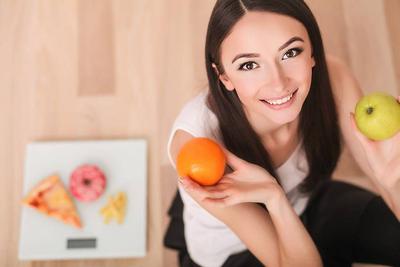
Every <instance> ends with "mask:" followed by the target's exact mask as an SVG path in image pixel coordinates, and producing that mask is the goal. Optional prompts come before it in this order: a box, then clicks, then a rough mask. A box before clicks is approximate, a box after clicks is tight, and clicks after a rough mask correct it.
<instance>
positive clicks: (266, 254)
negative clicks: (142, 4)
mask: <svg viewBox="0 0 400 267" xmlns="http://www.w3.org/2000/svg"><path fill="white" fill-rule="evenodd" d="M191 138H193V136H191V135H190V134H189V133H187V132H185V131H181V130H178V131H177V133H176V134H175V136H174V138H173V141H172V144H171V155H172V158H173V159H174V161H175V159H176V156H177V153H178V151H179V149H180V147H181V146H182V145H183V144H184V143H185V142H187V141H188V140H190V139H191ZM226 154H227V160H228V164H229V165H230V166H231V167H232V168H233V169H234V170H235V172H233V173H231V174H227V175H226V176H225V177H224V178H223V179H222V180H221V181H220V183H219V184H218V185H217V186H211V187H202V186H200V185H198V184H197V183H194V182H192V181H191V180H190V179H183V180H182V184H183V186H184V188H185V190H186V191H187V192H188V193H189V194H190V195H191V197H192V198H193V199H195V200H196V201H197V202H198V203H199V205H201V206H202V207H203V208H204V209H206V210H207V211H208V212H210V213H211V214H212V215H213V216H215V217H216V218H218V219H219V220H221V221H222V222H224V223H225V224H226V225H227V226H228V227H229V228H231V229H232V230H233V231H234V232H235V233H236V235H237V236H238V237H239V238H240V239H241V240H242V241H243V242H244V243H245V244H246V246H247V247H248V249H249V250H250V251H251V252H252V253H253V254H254V255H255V256H256V257H257V258H258V259H259V260H260V261H261V262H262V263H263V264H265V265H268V266H322V263H321V260H320V257H319V254H318V251H317V249H316V247H315V245H314V243H313V242H312V240H311V238H310V237H309V235H308V233H307V231H306V229H305V228H304V226H303V224H302V222H301V221H300V219H299V218H298V216H297V215H296V214H295V212H294V211H293V209H292V207H291V206H290V203H289V202H288V200H287V199H286V196H285V195H284V192H283V191H282V189H281V188H280V186H279V185H278V184H277V183H276V182H275V180H274V179H273V178H272V177H270V175H269V174H268V173H267V172H266V171H265V170H264V169H262V168H261V167H258V166H256V165H253V164H250V163H247V162H245V161H242V160H241V159H239V158H237V157H235V156H234V155H233V154H231V153H229V152H228V151H226ZM233 174H235V175H233ZM246 178H248V179H246ZM248 202H258V203H264V204H265V205H266V206H267V208H268V212H267V211H266V210H264V209H263V208H262V207H261V206H259V205H258V204H255V203H248Z"/></svg>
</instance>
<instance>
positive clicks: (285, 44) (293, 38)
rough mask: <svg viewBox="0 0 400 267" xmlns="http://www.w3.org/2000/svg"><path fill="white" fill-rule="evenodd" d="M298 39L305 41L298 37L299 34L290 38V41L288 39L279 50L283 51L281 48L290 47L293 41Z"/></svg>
mask: <svg viewBox="0 0 400 267" xmlns="http://www.w3.org/2000/svg"><path fill="white" fill-rule="evenodd" d="M296 41H301V42H303V43H304V40H303V39H301V38H300V37H298V36H295V37H292V38H290V39H289V41H287V42H286V43H284V44H283V45H282V46H281V47H279V50H278V51H281V50H283V49H285V48H286V47H288V46H289V45H290V44H291V43H293V42H296Z"/></svg>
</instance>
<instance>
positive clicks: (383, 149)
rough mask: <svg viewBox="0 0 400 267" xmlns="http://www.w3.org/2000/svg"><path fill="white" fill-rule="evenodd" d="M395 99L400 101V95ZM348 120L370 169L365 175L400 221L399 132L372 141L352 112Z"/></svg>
mask: <svg viewBox="0 0 400 267" xmlns="http://www.w3.org/2000/svg"><path fill="white" fill-rule="evenodd" d="M397 101H398V102H400V96H399V97H398V98H397ZM350 120H351V127H352V129H353V132H354V134H355V135H356V137H357V139H358V140H359V142H360V144H361V146H362V148H363V150H364V152H365V155H366V158H367V163H368V165H369V168H370V170H371V171H372V173H371V174H367V175H368V176H369V177H370V178H371V179H372V182H373V183H374V184H375V186H376V188H377V189H378V192H379V194H380V195H381V197H382V198H383V200H384V201H385V202H386V204H387V205H388V207H389V208H390V209H391V210H392V211H393V213H394V214H395V216H396V217H397V219H398V220H399V221H400V132H398V133H397V134H395V135H394V136H392V137H391V138H389V139H386V140H383V141H373V140H370V139H369V138H367V137H366V136H364V135H363V134H362V133H361V132H360V131H359V130H358V128H357V125H356V123H355V119H354V114H353V113H351V114H350Z"/></svg>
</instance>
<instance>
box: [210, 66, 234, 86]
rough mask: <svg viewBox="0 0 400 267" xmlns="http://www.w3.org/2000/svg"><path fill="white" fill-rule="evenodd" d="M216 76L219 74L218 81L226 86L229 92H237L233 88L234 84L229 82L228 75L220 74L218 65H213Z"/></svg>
mask: <svg viewBox="0 0 400 267" xmlns="http://www.w3.org/2000/svg"><path fill="white" fill-rule="evenodd" d="M211 65H212V67H213V69H214V71H215V74H217V76H218V79H219V80H220V81H221V82H222V83H223V85H224V86H225V88H226V89H227V90H229V91H233V90H235V87H234V86H233V84H232V82H231V81H230V80H229V78H228V76H226V74H225V73H224V74H220V73H219V70H218V68H217V65H215V64H214V63H212V64H211Z"/></svg>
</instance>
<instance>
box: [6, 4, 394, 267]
mask: <svg viewBox="0 0 400 267" xmlns="http://www.w3.org/2000/svg"><path fill="white" fill-rule="evenodd" d="M306 2H307V3H309V4H310V7H311V8H312V10H313V11H314V12H315V15H316V17H317V20H318V21H319V24H320V26H321V30H322V33H323V36H324V41H325V45H326V48H327V51H328V52H329V53H331V54H334V55H336V56H339V57H340V58H342V59H343V60H344V61H345V62H347V63H348V64H349V65H350V67H351V68H352V69H353V70H354V72H355V74H356V76H357V78H358V79H359V81H360V84H361V85H362V87H363V89H364V90H365V91H366V92H368V91H373V90H377V89H380V90H386V91H388V92H390V93H392V94H399V93H400V91H399V81H400V51H399V50H398V49H397V48H398V47H399V45H400V43H399V41H400V32H399V28H398V25H400V21H399V17H398V16H397V14H399V13H400V4H399V3H400V2H399V1H398V0H375V1H363V0H352V1H347V0H326V1H319V0H308V1H306ZM214 3H215V0H201V1H199V0H168V1H163V0H146V1H144V0H118V1H109V0H85V1H79V0H70V1H50V0H40V1H39V0H32V1H23V0H0V122H1V126H0V130H1V134H0V147H1V148H2V149H1V151H0V223H1V225H2V227H1V228H0V266H7V267H14V266H24V267H25V266H26V267H42V266H43V267H46V266H48V267H50V266H51V267H58V266H59V267H67V266H71V267H72V266H74V267H76V266H77V267H80V266H82V267H83V266H98V267H102V266H104V267H105V266H110V267H111V266H112V267H122V266H146V267H147V266H148V267H153V266H154V267H158V266H168V267H170V266H176V255H175V254H174V253H173V252H172V251H169V250H166V249H165V248H164V247H163V244H162V239H163V234H164V231H165V226H166V223H167V221H166V219H167V218H166V210H167V207H168V205H169V203H170V200H171V197H172V196H173V193H174V192H175V188H176V184H175V183H176V182H175V174H174V170H173V169H172V168H171V167H170V166H169V163H168V159H167V155H166V143H167V137H168V132H169V130H170V127H171V125H172V122H173V120H174V118H175V116H176V115H177V113H178V112H179V110H180V108H181V107H182V105H183V104H184V103H185V102H186V101H187V100H188V99H189V98H190V97H192V96H193V95H194V94H195V93H196V92H198V91H199V90H200V89H202V88H204V87H205V86H206V78H205V77H206V76H205V70H204V59H203V49H204V37H205V33H206V27H207V21H208V18H209V16H210V13H211V9H212V7H213V5H214ZM114 138H145V139H146V140H147V141H148V143H149V167H148V168H149V176H148V188H149V194H148V195H149V197H148V216H149V218H148V233H147V236H148V241H149V242H148V255H147V256H146V257H145V258H142V259H129V260H115V259H110V260H94V261H93V260H91V261H51V262H45V261H35V262H22V261H19V260H18V258H17V255H18V240H19V224H20V212H21V206H20V204H19V203H20V199H21V197H22V182H23V171H24V169H23V164H24V160H25V159H24V156H25V146H26V144H27V143H29V142H31V141H37V140H81V139H85V140H87V139H114ZM347 157H348V155H347V156H346V155H343V159H344V160H343V159H342V161H341V162H342V163H341V164H343V167H342V168H341V170H340V171H339V172H338V177H342V178H343V177H344V178H343V179H350V180H351V181H352V182H354V183H363V182H364V181H363V179H362V177H361V178H360V175H359V172H358V170H357V169H355V168H354V165H353V164H351V163H350V162H351V161H349V160H346V159H347Z"/></svg>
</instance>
